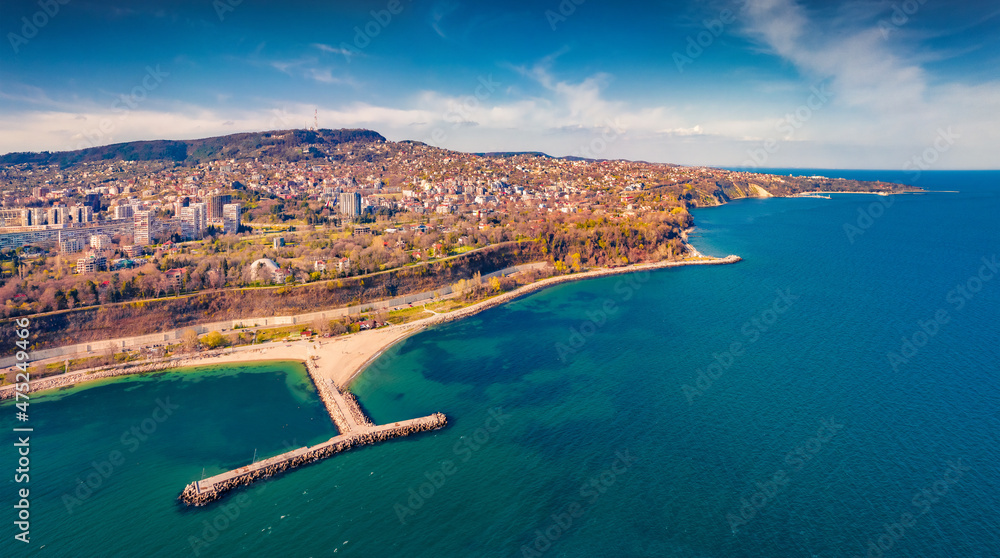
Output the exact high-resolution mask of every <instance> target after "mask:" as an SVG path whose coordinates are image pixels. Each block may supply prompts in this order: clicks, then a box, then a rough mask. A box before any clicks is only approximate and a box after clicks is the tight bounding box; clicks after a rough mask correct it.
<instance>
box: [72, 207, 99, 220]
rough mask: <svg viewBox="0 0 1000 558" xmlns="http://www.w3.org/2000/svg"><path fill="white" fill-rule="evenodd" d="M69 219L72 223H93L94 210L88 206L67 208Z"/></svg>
mask: <svg viewBox="0 0 1000 558" xmlns="http://www.w3.org/2000/svg"><path fill="white" fill-rule="evenodd" d="M69 218H70V220H71V221H73V222H74V223H93V222H94V210H93V209H92V208H91V207H90V206H89V205H74V206H73V207H71V208H69Z"/></svg>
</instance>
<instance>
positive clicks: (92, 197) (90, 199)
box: [83, 192, 101, 211]
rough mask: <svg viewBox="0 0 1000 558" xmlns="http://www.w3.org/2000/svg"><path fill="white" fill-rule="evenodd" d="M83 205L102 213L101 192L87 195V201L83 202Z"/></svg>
mask: <svg viewBox="0 0 1000 558" xmlns="http://www.w3.org/2000/svg"><path fill="white" fill-rule="evenodd" d="M83 205H86V206H89V207H90V209H92V210H93V211H100V210H101V193H100V192H96V193H92V194H87V197H86V199H85V200H84V202H83Z"/></svg>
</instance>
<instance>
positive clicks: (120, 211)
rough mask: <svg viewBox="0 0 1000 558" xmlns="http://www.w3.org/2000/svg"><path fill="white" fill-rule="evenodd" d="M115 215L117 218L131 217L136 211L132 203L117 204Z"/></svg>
mask: <svg viewBox="0 0 1000 558" xmlns="http://www.w3.org/2000/svg"><path fill="white" fill-rule="evenodd" d="M114 216H115V219H131V218H132V217H134V216H135V211H134V210H133V209H132V206H131V205H116V206H115V212H114Z"/></svg>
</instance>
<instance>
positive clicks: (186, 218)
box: [180, 203, 208, 240]
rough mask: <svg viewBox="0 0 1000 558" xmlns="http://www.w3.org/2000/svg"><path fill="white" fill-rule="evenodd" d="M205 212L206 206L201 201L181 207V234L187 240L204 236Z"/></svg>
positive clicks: (206, 210)
mask: <svg viewBox="0 0 1000 558" xmlns="http://www.w3.org/2000/svg"><path fill="white" fill-rule="evenodd" d="M207 214H208V207H207V206H206V205H205V204H203V203H193V204H191V205H189V206H188V207H182V208H181V213H180V218H181V236H183V237H184V238H185V239H187V240H194V239H198V238H201V237H202V236H204V234H205V222H206V219H207V216H208V215H207Z"/></svg>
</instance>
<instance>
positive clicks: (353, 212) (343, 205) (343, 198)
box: [340, 192, 361, 217]
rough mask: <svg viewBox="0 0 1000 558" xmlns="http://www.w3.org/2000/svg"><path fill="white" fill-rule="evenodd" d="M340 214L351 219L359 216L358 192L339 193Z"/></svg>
mask: <svg viewBox="0 0 1000 558" xmlns="http://www.w3.org/2000/svg"><path fill="white" fill-rule="evenodd" d="M340 213H341V214H343V215H349V216H351V217H357V216H358V215H361V194H359V193H358V192H341V193H340Z"/></svg>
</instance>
